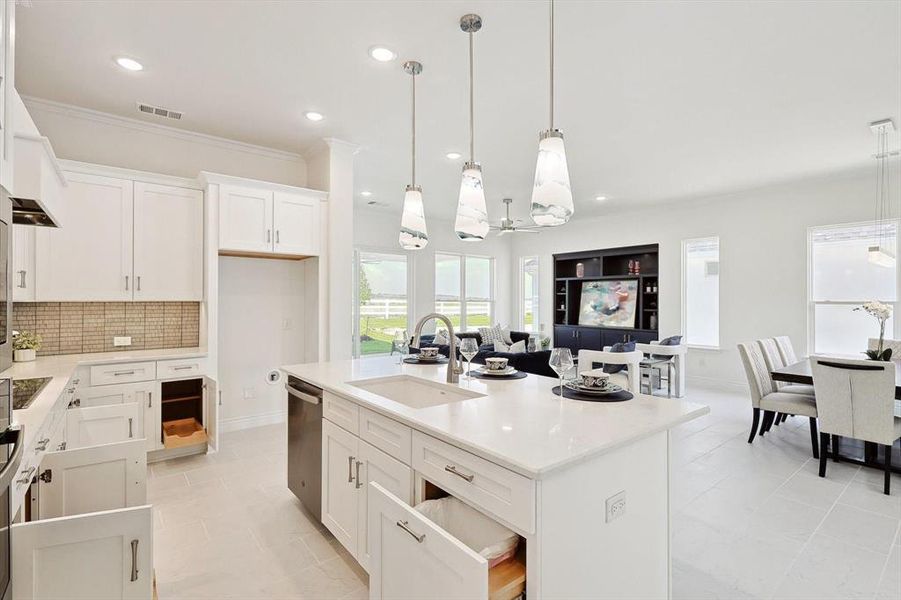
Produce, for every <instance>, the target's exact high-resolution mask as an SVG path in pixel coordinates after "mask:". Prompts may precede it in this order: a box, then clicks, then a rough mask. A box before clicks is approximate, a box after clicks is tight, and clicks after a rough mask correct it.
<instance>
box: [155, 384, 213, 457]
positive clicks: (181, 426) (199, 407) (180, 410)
mask: <svg viewBox="0 0 901 600" xmlns="http://www.w3.org/2000/svg"><path fill="white" fill-rule="evenodd" d="M161 390H162V394H161V396H162V400H161V402H162V408H161V410H162V431H161V432H160V437H161V440H162V442H163V446H164V447H165V448H167V449H172V448H183V447H185V446H193V445H195V444H206V443H207V434H206V431H205V430H204V427H203V379H200V378H198V379H182V380H178V381H164V382H163V383H162V384H161Z"/></svg>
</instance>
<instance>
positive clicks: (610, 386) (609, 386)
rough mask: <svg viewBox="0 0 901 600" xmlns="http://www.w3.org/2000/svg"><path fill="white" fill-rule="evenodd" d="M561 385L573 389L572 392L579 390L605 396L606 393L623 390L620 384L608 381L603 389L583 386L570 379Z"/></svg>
mask: <svg viewBox="0 0 901 600" xmlns="http://www.w3.org/2000/svg"><path fill="white" fill-rule="evenodd" d="M563 385H565V386H566V387H567V388H569V389H571V390H573V391H574V392H580V393H583V394H593V395H595V396H606V395H608V394H615V393H616V392H621V391H623V388H622V386H620V385H616V384H615V383H608V384H607V387H605V388H604V389H598V388H589V387H583V386H581V385H579V384H578V383H574V382H572V381H567V382H566V383H564V384H563Z"/></svg>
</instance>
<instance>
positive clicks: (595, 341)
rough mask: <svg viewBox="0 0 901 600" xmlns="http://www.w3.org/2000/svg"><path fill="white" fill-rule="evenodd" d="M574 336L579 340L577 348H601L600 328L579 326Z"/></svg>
mask: <svg viewBox="0 0 901 600" xmlns="http://www.w3.org/2000/svg"><path fill="white" fill-rule="evenodd" d="M576 338H577V339H578V340H579V348H585V349H586V350H600V349H601V330H600V329H590V328H587V327H580V328H579V329H578V330H577V331H576Z"/></svg>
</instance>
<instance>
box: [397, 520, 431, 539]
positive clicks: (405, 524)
mask: <svg viewBox="0 0 901 600" xmlns="http://www.w3.org/2000/svg"><path fill="white" fill-rule="evenodd" d="M397 526H398V527H400V528H401V529H403V530H404V531H406V532H407V533H409V534H410V535H411V536H413V539H414V540H416V541H417V542H419V543H420V544H421V543H422V542H423V540H425V534H424V533H421V534H420V533H416V532H415V531H413V530H412V529H410V526H409V524H408V522H407V521H398V522H397Z"/></svg>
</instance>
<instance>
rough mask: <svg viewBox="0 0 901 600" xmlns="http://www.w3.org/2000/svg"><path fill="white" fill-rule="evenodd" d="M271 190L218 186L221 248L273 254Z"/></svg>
mask: <svg viewBox="0 0 901 600" xmlns="http://www.w3.org/2000/svg"><path fill="white" fill-rule="evenodd" d="M272 203H273V192H272V191H271V190H265V189H256V188H252V187H240V186H236V185H222V186H220V187H219V249H220V250H236V251H243V252H272V211H273V206H272Z"/></svg>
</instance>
